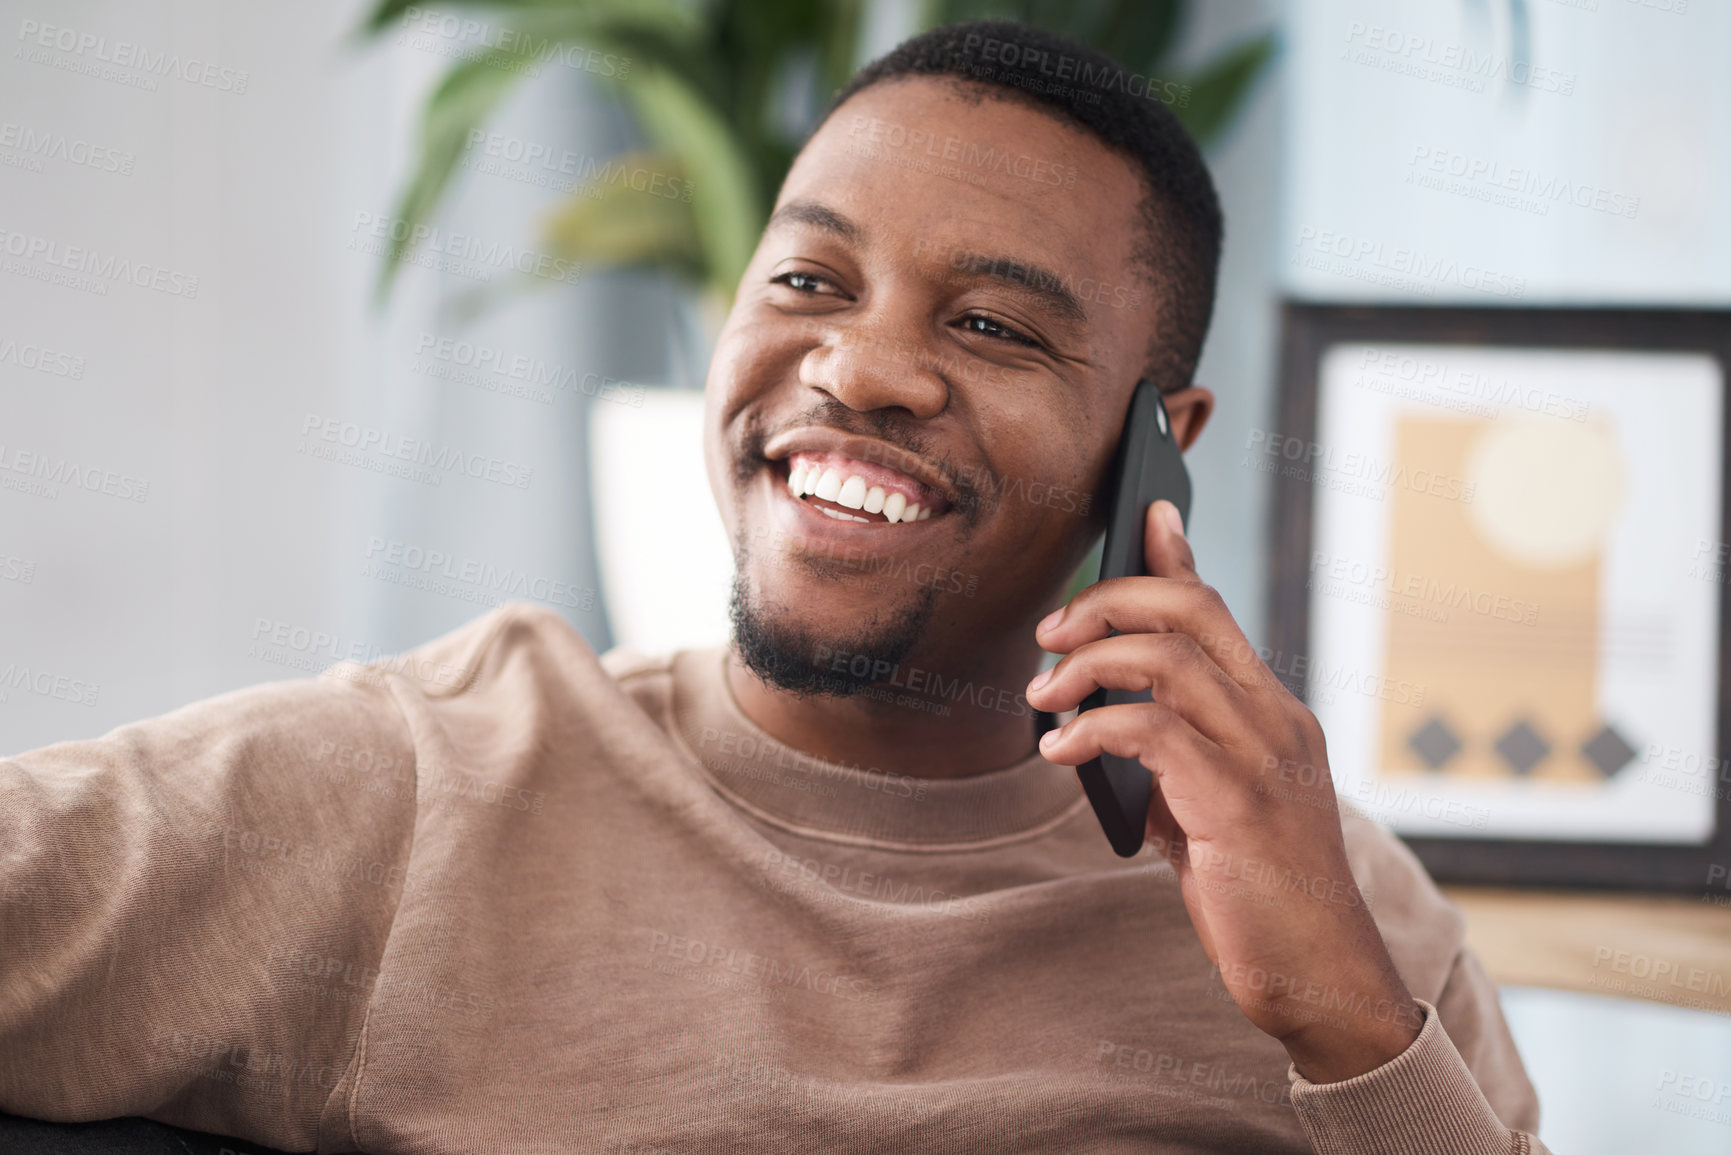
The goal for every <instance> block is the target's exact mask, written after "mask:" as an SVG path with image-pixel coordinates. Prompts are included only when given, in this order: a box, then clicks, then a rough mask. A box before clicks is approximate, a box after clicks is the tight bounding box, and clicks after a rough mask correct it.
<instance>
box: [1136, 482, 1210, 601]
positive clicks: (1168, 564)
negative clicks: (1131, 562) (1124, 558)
mask: <svg viewBox="0 0 1731 1155" xmlns="http://www.w3.org/2000/svg"><path fill="white" fill-rule="evenodd" d="M1142 553H1143V560H1144V561H1146V562H1147V565H1148V572H1149V573H1150V574H1152V575H1153V576H1154V577H1165V578H1174V579H1176V580H1178V581H1194V582H1199V581H1201V580H1202V578H1201V576H1200V575H1199V574H1197V572H1196V554H1195V553H1194V552H1193V551H1192V550H1191V549H1190V541H1189V539H1187V538H1186V537H1185V536H1184V519H1183V517H1182V516H1180V515H1179V513H1178V507H1177V506H1176V505H1173V504H1172V503H1171V502H1170V501H1167V500H1166V499H1165V498H1161V499H1160V500H1159V501H1156V502H1155V503H1154V504H1152V505H1150V506H1149V507H1148V516H1147V519H1146V521H1145V522H1144V523H1143V527H1142Z"/></svg>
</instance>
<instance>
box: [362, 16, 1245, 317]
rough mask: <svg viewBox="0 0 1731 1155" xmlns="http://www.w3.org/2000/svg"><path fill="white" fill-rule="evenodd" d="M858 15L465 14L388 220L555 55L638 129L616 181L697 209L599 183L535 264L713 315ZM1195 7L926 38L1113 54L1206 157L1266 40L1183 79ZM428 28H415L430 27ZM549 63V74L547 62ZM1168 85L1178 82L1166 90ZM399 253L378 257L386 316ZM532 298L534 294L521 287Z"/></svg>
mask: <svg viewBox="0 0 1731 1155" xmlns="http://www.w3.org/2000/svg"><path fill="white" fill-rule="evenodd" d="M866 2H867V0H469V2H468V3H466V4H464V5H463V6H462V10H463V11H465V12H469V13H473V14H475V15H476V16H477V17H478V18H479V19H480V20H481V21H483V22H484V23H485V25H486V27H487V28H488V29H489V30H490V31H489V33H488V35H486V36H485V37H484V38H482V43H483V46H482V47H481V48H480V49H479V50H478V51H476V52H475V53H474V54H472V55H469V56H465V57H463V58H462V59H459V60H458V61H456V62H455V63H453V64H452V66H451V67H450V69H449V70H448V71H447V72H446V74H445V76H444V78H443V79H442V80H441V81H440V83H439V84H438V86H437V87H436V88H435V89H434V91H433V93H432V95H431V96H430V97H429V98H428V100H427V103H426V106H425V108H424V109H423V110H422V113H421V124H420V141H419V156H418V159H417V161H416V164H415V169H414V171H413V174H412V175H411V176H410V178H409V180H408V182H407V184H406V186H405V187H404V188H403V190H402V191H401V194H400V197H399V203H398V206H397V211H396V216H397V218H398V219H399V220H400V221H402V222H403V224H402V226H400V227H401V228H402V229H403V230H404V231H406V232H410V233H412V231H413V230H414V229H415V228H416V226H419V225H423V224H425V223H426V222H428V221H429V220H430V219H431V217H432V216H433V214H434V212H435V211H436V210H437V208H438V206H439V202H440V201H441V199H442V198H443V197H444V195H445V193H446V191H447V189H448V188H449V186H450V183H451V177H452V175H453V173H454V172H455V171H456V170H457V168H458V166H459V164H460V162H461V161H462V159H463V154H464V151H465V149H466V148H468V147H469V140H470V133H471V131H472V130H474V129H476V128H479V127H481V126H482V125H484V124H485V123H486V122H487V121H488V120H489V119H490V118H491V117H492V116H493V114H494V113H495V112H496V111H497V110H498V108H499V106H500V104H501V103H502V101H503V100H504V98H505V97H506V95H507V94H509V93H510V91H511V90H512V89H513V88H514V87H515V86H516V85H517V84H518V83H519V82H520V81H521V79H522V78H523V77H524V76H525V75H531V74H533V73H534V72H535V71H536V66H537V65H539V64H541V63H542V62H543V61H544V60H546V59H547V58H549V56H550V55H551V54H552V53H556V52H558V51H559V50H561V49H564V48H568V47H573V46H580V47H581V48H582V49H587V50H590V51H592V52H593V53H594V54H596V55H591V56H587V57H585V59H586V60H590V61H595V60H603V61H604V60H605V58H606V57H607V56H608V55H611V56H612V57H614V58H615V59H614V61H613V62H611V63H603V64H601V65H600V66H598V67H596V68H594V69H592V71H593V72H594V73H595V74H596V75H597V76H598V77H600V78H601V79H603V80H604V81H605V82H607V83H609V84H611V85H612V86H613V88H614V89H615V90H616V92H617V93H618V95H619V97H620V99H622V100H623V101H624V103H625V104H626V106H627V107H628V108H629V109H630V110H631V112H632V113H633V114H634V115H635V117H636V120H637V123H638V125H639V127H640V128H641V130H642V135H643V137H644V138H645V140H646V141H647V142H648V144H647V147H645V148H644V149H642V150H639V151H635V152H632V153H629V154H626V155H625V156H621V157H618V158H614V161H613V162H610V163H609V165H608V166H607V168H608V169H609V170H610V171H617V169H615V168H614V165H617V166H619V167H620V168H625V169H629V170H632V171H634V172H635V171H642V172H643V173H645V174H646V179H647V177H650V176H654V175H657V174H658V175H660V176H661V177H663V178H665V180H666V181H669V182H674V183H671V184H667V185H663V186H662V187H669V188H676V189H681V190H686V191H688V192H689V196H690V199H689V200H684V199H680V198H676V197H665V196H646V195H643V194H642V193H638V192H634V191H633V190H632V189H631V188H630V187H628V185H629V182H615V181H596V182H593V183H592V184H591V185H589V186H586V187H584V188H582V189H580V190H578V191H576V192H574V193H573V194H571V195H570V196H568V197H566V198H565V199H564V200H563V201H562V202H561V203H560V204H559V205H558V207H557V208H556V209H555V210H554V211H553V212H552V213H551V214H550V215H549V216H548V217H547V219H546V220H545V222H544V223H543V245H544V249H545V251H546V252H548V253H549V254H550V255H552V256H555V257H562V258H564V259H566V260H569V261H575V262H581V263H582V264H583V265H584V266H585V267H586V268H599V267H608V266H612V267H639V268H643V267H647V268H653V269H660V270H664V271H668V272H671V273H673V274H675V275H676V276H678V277H680V278H682V279H684V280H685V281H687V282H688V283H694V284H696V285H697V286H699V287H700V288H701V289H703V290H704V292H705V294H706V295H707V296H710V297H712V298H713V300H714V302H715V303H717V304H720V305H722V306H723V307H725V305H726V304H727V303H728V302H730V301H731V299H732V296H733V291H734V288H735V286H736V285H737V284H738V281H739V278H740V275H741V274H742V273H743V272H744V271H745V266H746V264H747V262H748V261H749V260H750V258H751V253H752V251H753V250H754V249H755V247H756V245H757V240H758V236H759V234H760V233H761V232H762V230H763V225H764V222H765V221H766V220H768V217H769V213H770V210H771V209H772V208H773V205H774V198H775V193H776V190H777V189H778V188H779V187H780V185H781V180H782V177H783V176H784V175H785V174H786V173H787V170H788V166H789V165H790V164H791V163H792V161H793V157H794V154H795V153H796V152H797V151H798V149H799V146H800V144H801V142H802V141H803V140H804V139H805V136H806V135H807V134H808V133H809V132H810V130H811V129H812V127H813V126H814V125H815V124H816V123H817V119H818V117H819V116H821V115H822V112H823V110H824V109H825V108H826V107H827V106H828V103H829V100H830V98H831V96H833V94H834V93H835V92H836V90H837V89H839V88H840V87H841V86H842V85H843V84H845V83H846V81H847V80H848V78H849V77H850V76H851V75H852V74H853V71H854V69H855V67H856V66H857V65H858V64H859V63H860V61H859V60H858V45H859V37H860V29H861V24H862V17H863V16H864V9H865V7H866ZM1187 8H1188V0H926V3H925V7H924V10H923V12H922V19H921V26H922V27H925V28H929V27H933V26H936V25H939V24H948V23H953V22H955V21H958V20H973V19H985V18H993V17H996V18H1006V19H1012V20H1020V21H1024V22H1026V23H1030V24H1035V25H1039V26H1042V27H1045V28H1049V29H1051V30H1053V31H1055V32H1060V33H1063V34H1065V35H1067V36H1070V37H1073V38H1074V39H1076V40H1079V41H1081V42H1082V43H1084V44H1087V45H1090V46H1091V47H1093V48H1095V49H1098V50H1099V51H1101V52H1104V53H1106V54H1107V55H1108V56H1111V57H1112V58H1113V59H1115V60H1116V61H1118V63H1120V64H1121V65H1123V66H1124V67H1125V68H1126V69H1127V70H1128V71H1129V72H1131V73H1132V74H1140V75H1141V76H1143V77H1144V78H1158V81H1156V83H1160V84H1161V88H1160V89H1159V91H1161V92H1162V93H1171V94H1173V95H1174V97H1175V99H1174V100H1173V101H1172V109H1173V111H1174V112H1175V113H1176V114H1177V115H1178V117H1179V118H1180V119H1181V120H1182V121H1184V123H1185V125H1186V126H1187V127H1188V128H1189V129H1190V131H1191V132H1192V133H1194V134H1195V135H1196V137H1197V139H1198V140H1199V141H1201V142H1202V143H1203V144H1204V145H1206V144H1208V143H1209V142H1210V141H1212V140H1214V139H1216V138H1218V136H1219V135H1220V133H1221V132H1222V131H1223V130H1224V129H1225V127H1226V126H1227V124H1228V123H1229V122H1230V121H1231V118H1232V115H1233V113H1234V112H1235V111H1236V110H1237V109H1238V107H1239V106H1240V105H1241V103H1242V102H1243V99H1244V97H1245V95H1246V94H1247V93H1248V92H1249V91H1250V88H1251V86H1252V85H1253V84H1254V83H1255V81H1256V78H1257V77H1258V76H1259V75H1260V74H1261V72H1262V70H1263V66H1264V65H1265V64H1266V63H1267V61H1268V59H1269V57H1270V55H1271V54H1272V53H1273V51H1274V36H1273V34H1272V33H1264V34H1262V35H1260V36H1255V37H1252V38H1250V39H1247V40H1244V41H1242V42H1240V43H1238V44H1235V45H1232V46H1230V47H1228V48H1226V49H1225V50H1223V51H1222V52H1220V53H1219V54H1218V55H1216V56H1215V57H1214V58H1212V59H1211V60H1209V61H1207V62H1206V63H1205V64H1203V65H1202V66H1201V67H1199V68H1196V69H1193V70H1182V69H1178V68H1176V67H1175V66H1173V65H1172V63H1171V60H1170V54H1171V52H1172V50H1173V48H1174V42H1175V39H1176V36H1177V33H1178V31H1179V29H1180V27H1181V26H1182V24H1183V19H1184V16H1185V13H1186V9H1187ZM428 11H429V10H428V9H425V8H423V7H420V6H417V5H413V4H409V3H406V2H405V0H380V2H379V3H378V4H377V5H376V6H375V7H374V8H373V10H372V11H371V13H370V14H369V15H368V16H367V17H366V19H365V21H364V23H363V25H362V27H361V29H360V35H361V36H362V37H363V38H374V37H379V36H382V35H384V34H386V33H388V32H389V31H391V30H392V29H393V28H395V27H399V26H403V27H404V30H405V31H410V30H411V29H410V26H409V24H408V22H406V21H405V17H407V16H413V15H416V14H421V13H425V12H428ZM421 19H426V17H425V16H424V15H423V16H421ZM555 58H557V57H555ZM1165 82H1171V83H1172V86H1171V87H1167V86H1166V84H1165ZM409 251H410V249H409V246H408V244H406V243H405V244H395V245H392V246H390V247H388V248H387V250H386V254H385V260H384V262H383V264H382V266H381V268H380V273H379V279H378V283H377V301H378V302H379V303H381V304H382V303H383V302H384V301H385V300H386V299H387V298H388V295H389V292H390V287H391V284H392V282H393V280H394V278H395V276H396V273H397V271H398V270H399V269H400V267H401V265H402V263H403V260H404V258H405V257H406V256H407V255H408V254H409ZM523 281H524V282H525V283H528V282H530V281H533V278H529V277H524V278H523Z"/></svg>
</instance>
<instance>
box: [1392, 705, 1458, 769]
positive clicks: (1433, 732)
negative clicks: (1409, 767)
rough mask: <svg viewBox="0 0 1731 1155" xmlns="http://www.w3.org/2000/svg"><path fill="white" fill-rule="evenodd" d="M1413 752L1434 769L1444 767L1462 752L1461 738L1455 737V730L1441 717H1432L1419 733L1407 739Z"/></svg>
mask: <svg viewBox="0 0 1731 1155" xmlns="http://www.w3.org/2000/svg"><path fill="white" fill-rule="evenodd" d="M1406 744H1407V745H1408V746H1411V747H1412V749H1413V753H1415V754H1417V755H1418V756H1419V757H1420V758H1423V759H1424V764H1425V765H1426V766H1429V767H1430V768H1431V769H1432V770H1440V769H1442V766H1443V763H1445V762H1447V761H1448V760H1449V759H1450V758H1453V757H1454V756H1455V755H1456V754H1457V753H1459V752H1460V748H1461V740H1460V739H1459V738H1457V737H1455V732H1454V731H1453V730H1451V729H1449V728H1448V724H1447V723H1446V722H1444V721H1443V720H1442V719H1441V718H1432V719H1431V720H1430V721H1428V722H1426V723H1425V724H1424V726H1423V727H1421V728H1420V729H1419V731H1418V733H1416V734H1414V735H1413V736H1412V737H1410V738H1408V739H1407V740H1406Z"/></svg>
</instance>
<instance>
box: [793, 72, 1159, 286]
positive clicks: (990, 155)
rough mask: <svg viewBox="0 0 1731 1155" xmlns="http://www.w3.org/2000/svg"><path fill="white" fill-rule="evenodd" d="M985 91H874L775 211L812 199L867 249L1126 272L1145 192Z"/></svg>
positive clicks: (838, 120) (1017, 106)
mask: <svg viewBox="0 0 1731 1155" xmlns="http://www.w3.org/2000/svg"><path fill="white" fill-rule="evenodd" d="M994 92H995V90H994V89H991V88H986V87H983V86H978V85H960V86H958V85H956V84H953V83H951V82H950V81H948V80H947V79H944V80H940V79H933V78H926V77H919V78H898V79H896V80H892V81H885V82H883V83H880V84H875V85H873V86H871V87H870V88H867V89H865V90H864V91H862V92H859V93H857V94H855V95H854V96H853V97H851V98H850V99H849V100H848V101H847V103H846V104H844V105H842V106H841V107H840V108H838V109H837V110H836V111H835V113H834V114H833V115H832V116H831V117H830V118H829V120H828V121H826V122H825V123H824V125H823V127H822V128H820V129H819V130H818V131H817V133H816V134H814V135H813V137H812V138H811V140H810V141H809V142H808V143H807V144H806V146H805V148H804V149H803V150H802V151H801V152H800V155H799V156H798V157H797V158H796V160H795V161H794V164H793V167H792V169H791V171H790V172H789V173H788V177H787V180H786V182H785V183H784V184H783V186H782V190H781V195H780V197H779V198H778V202H777V203H778V205H779V204H786V203H788V202H790V201H795V200H798V201H817V202H819V203H821V204H823V205H826V206H828V207H831V208H833V209H835V210H837V211H838V212H840V213H841V214H842V215H844V216H846V217H847V218H848V219H849V220H850V221H852V222H855V223H857V224H858V225H859V226H860V230H859V231H860V236H859V238H858V240H859V242H860V243H861V244H862V245H865V246H868V247H876V248H884V249H900V250H906V253H905V254H903V255H912V254H913V253H914V252H915V248H916V246H918V248H919V250H921V251H924V252H927V253H934V252H935V253H936V254H937V255H940V256H941V255H942V253H943V250H944V248H945V247H947V246H961V247H965V248H969V249H974V250H977V249H979V248H980V247H981V246H984V247H985V248H986V249H987V250H990V251H993V252H997V251H1001V250H1006V249H1010V248H1013V249H1014V250H1015V251H1016V252H1018V253H1020V254H1024V255H1026V256H1028V257H1030V258H1033V259H1037V260H1038V261H1040V263H1042V264H1046V265H1050V266H1052V267H1054V268H1057V269H1059V270H1060V271H1062V272H1064V273H1065V274H1066V275H1067V276H1078V275H1080V276H1091V277H1095V278H1105V277H1115V278H1116V279H1118V280H1120V281H1129V280H1130V279H1131V276H1132V271H1131V259H1130V251H1131V248H1132V246H1133V245H1134V244H1135V242H1136V240H1137V237H1136V230H1137V229H1139V228H1140V227H1142V226H1141V224H1140V205H1141V201H1142V196H1143V187H1142V182H1141V179H1140V177H1139V176H1138V174H1137V172H1136V170H1135V168H1134V167H1133V166H1132V165H1131V163H1130V161H1129V160H1127V159H1126V158H1125V157H1123V156H1120V155H1119V154H1118V153H1116V152H1114V151H1113V150H1112V149H1110V148H1108V147H1107V146H1106V145H1105V144H1104V143H1102V142H1101V141H1099V140H1097V139H1096V138H1095V137H1093V136H1092V135H1090V134H1089V133H1087V132H1086V131H1084V130H1083V129H1081V128H1078V127H1075V126H1072V125H1069V124H1066V123H1064V122H1062V121H1060V120H1059V119H1057V118H1056V117H1055V116H1052V115H1048V114H1047V113H1045V112H1043V111H1040V110H1039V109H1037V108H1034V107H1030V106H1029V105H1028V104H1026V103H1023V102H1022V101H1019V100H1016V99H1014V98H1013V97H1012V98H1010V99H1002V98H999V97H997V96H996V95H993V93H994Z"/></svg>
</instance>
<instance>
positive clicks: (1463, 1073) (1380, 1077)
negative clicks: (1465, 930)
mask: <svg viewBox="0 0 1731 1155" xmlns="http://www.w3.org/2000/svg"><path fill="white" fill-rule="evenodd" d="M1414 1001H1415V1002H1417V1003H1418V1005H1419V1006H1421V1007H1423V1008H1424V1016H1425V1018H1424V1027H1423V1029H1421V1030H1420V1031H1419V1033H1418V1038H1416V1039H1414V1040H1413V1041H1412V1045H1411V1046H1409V1047H1407V1049H1406V1050H1404V1051H1402V1052H1401V1053H1400V1054H1398V1055H1396V1056H1395V1057H1394V1058H1392V1059H1390V1060H1389V1061H1388V1062H1386V1063H1384V1064H1383V1065H1382V1066H1380V1067H1378V1068H1376V1069H1375V1070H1374V1071H1366V1072H1365V1073H1364V1074H1362V1075H1356V1076H1354V1077H1353V1078H1350V1079H1343V1080H1341V1081H1340V1082H1338V1083H1312V1082H1311V1081H1310V1080H1309V1079H1306V1078H1305V1077H1304V1076H1302V1075H1300V1074H1299V1073H1298V1071H1297V1069H1296V1068H1293V1069H1291V1070H1289V1071H1288V1073H1287V1077H1288V1078H1289V1079H1291V1080H1292V1106H1293V1108H1294V1109H1295V1110H1296V1111H1297V1112H1298V1119H1299V1122H1300V1123H1302V1124H1303V1125H1304V1130H1305V1133H1306V1134H1308V1135H1309V1136H1310V1142H1311V1145H1312V1146H1313V1147H1315V1148H1316V1150H1317V1153H1318V1155H1510V1152H1514V1151H1518V1150H1520V1149H1521V1148H1520V1146H1519V1145H1517V1141H1516V1134H1515V1132H1512V1131H1510V1130H1509V1129H1508V1128H1507V1127H1505V1126H1503V1124H1502V1122H1501V1121H1500V1120H1499V1119H1498V1118H1497V1116H1496V1112H1494V1111H1492V1110H1491V1105H1490V1103H1489V1102H1487V1101H1486V1100H1485V1096H1484V1092H1482V1091H1480V1090H1479V1085H1478V1083H1477V1082H1475V1081H1474V1079H1473V1075H1472V1072H1471V1071H1469V1070H1468V1069H1467V1065H1466V1062H1465V1061H1464V1060H1462V1058H1461V1056H1460V1052H1459V1051H1456V1050H1455V1045H1454V1043H1453V1042H1451V1041H1450V1039H1449V1037H1448V1032H1446V1031H1444V1030H1443V1028H1442V1022H1441V1020H1439V1019H1438V1018H1437V1013H1436V1008H1435V1007H1433V1006H1431V1005H1430V1004H1429V1003H1427V1002H1425V1001H1424V1000H1423V999H1415V1000H1414Z"/></svg>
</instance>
